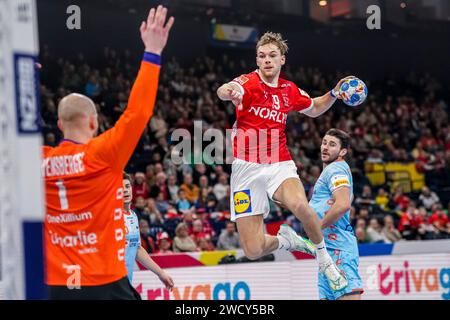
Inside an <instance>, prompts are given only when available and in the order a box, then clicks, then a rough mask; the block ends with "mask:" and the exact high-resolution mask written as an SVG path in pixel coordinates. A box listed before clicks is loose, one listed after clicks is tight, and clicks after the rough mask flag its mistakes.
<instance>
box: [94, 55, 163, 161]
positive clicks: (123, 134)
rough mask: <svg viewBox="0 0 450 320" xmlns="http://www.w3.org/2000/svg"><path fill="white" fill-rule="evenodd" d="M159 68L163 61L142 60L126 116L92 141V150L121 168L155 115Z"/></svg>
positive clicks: (123, 115)
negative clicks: (158, 63)
mask: <svg viewBox="0 0 450 320" xmlns="http://www.w3.org/2000/svg"><path fill="white" fill-rule="evenodd" d="M159 71H160V66H159V65H156V64H153V63H150V62H146V61H142V63H141V68H140V70H139V73H138V75H137V77H136V80H135V82H134V85H133V88H132V89H131V93H130V97H129V98H128V105H127V108H126V109H125V111H124V112H123V114H122V116H121V117H120V118H119V120H117V122H116V124H115V125H114V127H113V128H111V129H109V130H107V131H105V132H104V133H103V134H101V135H100V136H98V137H96V138H94V139H93V140H92V141H91V148H92V154H93V155H94V156H96V157H97V158H98V159H99V160H102V161H103V162H106V163H107V164H109V165H110V166H111V167H114V168H115V169H117V170H123V169H124V168H125V166H126V164H127V162H128V160H129V159H130V157H131V155H132V153H133V151H134V149H135V148H136V145H137V143H138V141H139V139H140V137H141V135H142V132H143V131H144V129H145V127H146V125H147V123H148V121H149V119H150V117H151V116H152V115H153V108H154V106H155V100H156V93H157V90H158V80H159Z"/></svg>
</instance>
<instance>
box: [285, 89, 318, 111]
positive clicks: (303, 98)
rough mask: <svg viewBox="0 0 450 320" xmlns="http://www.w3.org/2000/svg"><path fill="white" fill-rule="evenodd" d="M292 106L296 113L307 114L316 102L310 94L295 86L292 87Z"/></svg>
mask: <svg viewBox="0 0 450 320" xmlns="http://www.w3.org/2000/svg"><path fill="white" fill-rule="evenodd" d="M290 100H291V101H292V106H293V108H294V110H295V111H298V112H301V113H303V112H305V111H307V110H310V109H311V108H312V107H313V106H314V101H313V100H312V99H311V97H310V96H309V94H308V93H306V92H305V91H303V90H302V89H300V88H298V87H297V86H296V85H295V84H294V85H293V86H292V91H291V97H290Z"/></svg>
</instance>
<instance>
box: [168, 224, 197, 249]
mask: <svg viewBox="0 0 450 320" xmlns="http://www.w3.org/2000/svg"><path fill="white" fill-rule="evenodd" d="M175 234H176V236H175V238H174V239H173V251H174V252H193V251H196V250H197V245H196V244H195V242H194V240H192V238H191V237H189V230H188V226H187V225H186V224H185V223H183V222H181V223H179V224H178V225H177V227H176V229H175Z"/></svg>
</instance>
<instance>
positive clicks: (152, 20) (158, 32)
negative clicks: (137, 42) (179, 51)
mask: <svg viewBox="0 0 450 320" xmlns="http://www.w3.org/2000/svg"><path fill="white" fill-rule="evenodd" d="M166 16H167V8H165V7H163V6H161V5H159V6H158V8H156V10H155V8H151V9H150V12H149V14H148V17H147V21H142V23H141V27H140V28H139V30H140V31H141V39H142V42H144V45H145V51H146V52H151V53H155V54H158V55H161V52H162V51H163V49H164V47H165V46H166V43H167V38H168V36H169V31H170V29H171V28H172V25H173V22H174V21H175V19H174V18H173V17H170V18H169V20H168V21H167V23H166V24H165V22H166ZM164 24H165V26H164Z"/></svg>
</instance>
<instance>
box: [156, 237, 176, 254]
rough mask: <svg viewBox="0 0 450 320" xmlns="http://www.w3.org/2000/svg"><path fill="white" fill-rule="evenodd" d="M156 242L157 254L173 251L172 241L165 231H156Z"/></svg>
mask: <svg viewBox="0 0 450 320" xmlns="http://www.w3.org/2000/svg"><path fill="white" fill-rule="evenodd" d="M157 243H158V250H157V251H156V253H157V254H172V253H173V251H172V250H171V246H172V243H171V240H170V237H169V235H168V234H167V232H160V233H158V236H157Z"/></svg>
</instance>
